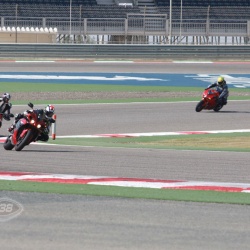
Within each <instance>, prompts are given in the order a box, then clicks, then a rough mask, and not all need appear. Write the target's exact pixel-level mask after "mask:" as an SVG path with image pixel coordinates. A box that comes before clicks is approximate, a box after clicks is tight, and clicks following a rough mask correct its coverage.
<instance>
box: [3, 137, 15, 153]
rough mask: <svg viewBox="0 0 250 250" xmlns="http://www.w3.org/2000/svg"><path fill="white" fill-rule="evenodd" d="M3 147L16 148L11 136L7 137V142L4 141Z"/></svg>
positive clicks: (7, 148)
mask: <svg viewBox="0 0 250 250" xmlns="http://www.w3.org/2000/svg"><path fill="white" fill-rule="evenodd" d="M3 147H4V149H5V150H12V149H13V148H14V145H12V143H11V140H10V136H8V137H7V139H6V140H5V142H4V143H3Z"/></svg>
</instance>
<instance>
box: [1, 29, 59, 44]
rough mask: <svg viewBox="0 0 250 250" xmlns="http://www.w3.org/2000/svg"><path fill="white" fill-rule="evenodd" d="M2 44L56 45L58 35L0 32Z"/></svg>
mask: <svg viewBox="0 0 250 250" xmlns="http://www.w3.org/2000/svg"><path fill="white" fill-rule="evenodd" d="M0 43H56V34H55V33H39V32H32V33H31V32H13V31H0Z"/></svg>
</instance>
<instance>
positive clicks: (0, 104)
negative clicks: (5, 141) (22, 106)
mask: <svg viewBox="0 0 250 250" xmlns="http://www.w3.org/2000/svg"><path fill="white" fill-rule="evenodd" d="M11 107H12V104H11V103H10V102H9V101H8V102H6V101H4V100H3V98H2V97H0V128H1V126H2V118H3V117H4V119H5V120H7V121H9V120H10V117H11V115H12V114H11V113H10V110H11ZM12 116H13V115H12Z"/></svg>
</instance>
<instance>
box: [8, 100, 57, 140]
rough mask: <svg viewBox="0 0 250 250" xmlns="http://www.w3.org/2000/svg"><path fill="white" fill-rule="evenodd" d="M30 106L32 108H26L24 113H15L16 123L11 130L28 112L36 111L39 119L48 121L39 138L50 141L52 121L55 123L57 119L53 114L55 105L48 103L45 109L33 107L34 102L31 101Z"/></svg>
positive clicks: (11, 129) (10, 130)
mask: <svg viewBox="0 0 250 250" xmlns="http://www.w3.org/2000/svg"><path fill="white" fill-rule="evenodd" d="M28 105H29V107H31V108H32V109H31V110H26V111H24V112H23V113H19V114H16V115H15V124H12V125H11V126H10V127H9V129H8V130H9V132H12V131H13V130H14V128H16V127H17V126H18V124H17V123H18V121H19V120H20V119H21V118H23V117H25V116H26V115H27V114H28V113H32V112H34V113H36V114H37V116H38V118H39V119H42V120H43V121H44V122H45V123H46V125H47V126H46V128H45V130H44V131H43V132H42V133H41V134H40V135H39V136H38V138H37V140H38V141H45V142H46V141H48V140H49V132H50V127H51V124H52V123H55V119H53V118H52V116H53V115H54V113H55V107H54V106H53V105H51V104H48V105H47V106H46V107H45V108H44V109H33V104H32V103H29V104H28Z"/></svg>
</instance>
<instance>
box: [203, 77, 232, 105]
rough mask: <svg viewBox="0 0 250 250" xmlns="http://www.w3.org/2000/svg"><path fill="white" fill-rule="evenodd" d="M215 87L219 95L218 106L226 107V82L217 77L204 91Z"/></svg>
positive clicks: (227, 92) (227, 93)
mask: <svg viewBox="0 0 250 250" xmlns="http://www.w3.org/2000/svg"><path fill="white" fill-rule="evenodd" d="M214 87H217V91H218V92H219V93H220V96H219V99H218V104H220V105H226V104H227V98H228V95H229V91H228V86H227V82H226V81H225V79H224V77H222V76H219V77H218V79H217V82H215V83H212V84H210V85H209V86H208V87H207V88H206V89H210V88H214Z"/></svg>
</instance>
